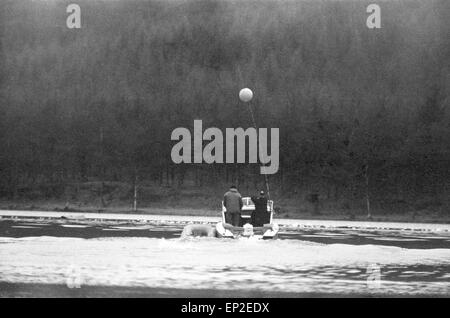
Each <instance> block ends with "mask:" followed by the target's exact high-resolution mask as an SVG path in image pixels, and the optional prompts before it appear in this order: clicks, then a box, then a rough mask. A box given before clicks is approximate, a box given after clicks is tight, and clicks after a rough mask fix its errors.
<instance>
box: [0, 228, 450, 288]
mask: <svg viewBox="0 0 450 318" xmlns="http://www.w3.org/2000/svg"><path fill="white" fill-rule="evenodd" d="M182 228H183V226H182V225H173V224H172V225H163V224H159V225H157V224H132V223H120V224H119V223H114V222H109V223H92V222H73V221H52V222H50V221H32V220H29V221H23V220H22V221H20V220H16V221H11V220H2V221H0V282H4V283H5V282H6V283H12V284H21V283H30V284H58V285H68V286H69V287H74V286H75V287H76V286H77V285H80V286H127V287H150V288H161V289H164V288H172V289H173V288H175V289H180V290H185V289H210V290H239V291H246V293H247V294H246V295H251V293H252V292H255V293H256V292H270V293H272V294H274V293H275V294H276V293H280V295H282V294H283V293H291V294H299V295H300V294H301V295H308V294H320V295H326V294H335V295H344V296H345V295H347V294H348V295H352V294H358V295H439V296H450V233H448V232H432V231H406V230H403V231H387V230H357V229H340V230H337V229H332V228H331V229H301V228H293V227H286V228H282V230H281V231H280V237H279V239H278V240H256V239H247V238H241V239H235V240H230V239H213V238H190V239H184V240H181V239H179V235H180V233H181V230H182ZM368 279H369V280H368ZM0 292H1V291H0Z"/></svg>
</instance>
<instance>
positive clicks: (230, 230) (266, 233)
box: [216, 197, 279, 239]
mask: <svg viewBox="0 0 450 318" xmlns="http://www.w3.org/2000/svg"><path fill="white" fill-rule="evenodd" d="M242 203H243V206H242V212H241V224H240V225H242V226H233V225H231V224H228V223H226V221H225V212H226V208H225V207H224V206H223V202H222V221H221V222H218V223H217V224H216V236H217V237H219V238H236V237H255V238H262V239H274V238H277V234H278V231H279V227H278V224H276V223H273V201H272V200H268V201H267V213H269V218H268V219H269V223H267V224H264V225H263V226H258V227H256V226H253V225H252V224H251V223H252V222H251V216H252V212H253V211H254V210H255V204H254V203H253V201H252V199H251V198H250V197H244V198H242Z"/></svg>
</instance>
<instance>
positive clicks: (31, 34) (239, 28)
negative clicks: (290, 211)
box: [0, 0, 450, 207]
mask: <svg viewBox="0 0 450 318" xmlns="http://www.w3.org/2000/svg"><path fill="white" fill-rule="evenodd" d="M68 3H69V2H67V1H63V0H61V1H31V0H29V1H28V0H27V1H20V2H19V1H6V2H3V3H2V4H1V6H2V8H1V12H2V16H1V19H0V32H1V35H0V39H1V49H0V67H1V73H2V76H1V79H0V149H1V150H0V197H3V198H17V197H18V196H19V195H20V191H21V189H28V188H30V187H31V188H32V187H33V186H36V185H43V184H44V185H45V184H51V185H57V187H58V188H64V186H65V185H67V184H72V183H82V182H88V181H99V182H109V181H120V182H126V183H129V184H137V183H143V182H152V183H155V184H158V185H161V186H169V187H174V188H177V187H183V186H188V185H189V186H190V187H197V188H205V187H206V188H208V187H214V186H221V187H223V186H224V185H225V184H230V183H236V184H238V185H240V186H241V187H244V188H247V189H253V188H258V187H262V186H263V182H264V179H263V176H261V175H260V174H259V166H258V165H254V164H253V165H248V164H247V165H246V164H232V165H226V164H212V165H206V164H202V165H195V164H192V165H176V164H174V163H173V162H172V161H171V159H170V151H171V148H172V146H173V144H174V142H172V141H171V140H170V135H171V132H172V131H173V129H175V128H177V127H187V128H190V129H192V125H193V121H194V119H201V120H203V123H204V125H205V126H207V127H218V128H220V129H225V128H227V127H243V128H247V127H250V126H252V123H251V119H250V117H249V114H248V111H247V109H246V108H245V107H243V105H242V103H240V102H239V100H238V95H237V94H238V92H239V90H240V89H241V88H243V87H250V88H251V89H252V90H253V92H254V93H255V97H254V101H253V107H254V110H255V117H256V118H255V119H256V122H257V123H258V125H259V126H260V127H278V128H280V169H279V172H278V173H277V174H276V175H274V176H270V177H269V181H270V184H271V190H272V194H273V197H274V198H275V199H277V198H280V199H282V198H286V197H299V198H300V197H302V198H306V197H307V196H308V194H310V193H312V192H317V193H319V194H320V197H321V198H325V199H327V200H334V201H342V200H347V201H348V202H356V203H357V204H360V205H361V206H363V207H365V206H366V204H369V203H370V202H372V204H375V206H377V205H378V206H380V207H383V204H387V206H389V204H390V205H395V204H398V203H400V204H403V203H405V204H407V205H408V206H409V205H413V204H415V203H417V202H419V203H420V201H426V200H431V201H433V202H438V204H439V205H441V206H445V205H446V206H448V204H449V199H448V198H449V197H450V196H449V193H450V109H449V104H450V103H449V102H450V99H449V96H450V94H449V92H450V82H449V81H450V77H449V74H450V42H449V41H450V39H449V36H448V34H450V32H449V31H450V24H449V23H448V16H447V15H446V12H447V13H448V12H450V4H449V2H448V1H446V0H432V1H419V0H410V1H407V0H392V1H383V2H381V3H380V7H381V21H382V28H381V29H368V28H367V27H366V25H365V21H366V18H367V13H366V12H365V8H366V7H367V5H368V4H369V3H370V2H367V1H351V0H345V1H326V0H319V1H309V0H304V1H301V0H299V1H274V0H263V1H252V0H245V1H233V0H224V1H218V0H170V1H156V0H154V1H153V0H149V1H137V0H136V1H134V0H132V1H101V0H95V1H86V0H83V1H81V0H80V1H78V2H77V3H78V4H79V5H80V7H81V18H82V28H81V29H68V28H67V27H66V26H65V23H66V21H65V19H66V17H67V13H66V12H65V8H66V6H67V4H68ZM352 204H353V203H352Z"/></svg>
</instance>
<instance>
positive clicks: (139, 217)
mask: <svg viewBox="0 0 450 318" xmlns="http://www.w3.org/2000/svg"><path fill="white" fill-rule="evenodd" d="M0 219H41V220H49V219H54V220H55V219H65V220H70V221H78V222H82V221H95V222H99V221H100V222H101V221H114V222H147V223H150V222H154V223H167V224H174V223H175V224H188V223H217V222H219V221H220V220H221V217H220V216H219V215H217V216H207V215H204V216H199V215H197V216H191V215H179V214H132V213H103V212H102V213H98V212H97V213H95V212H84V213H82V212H57V211H23V210H22V211H21V210H0ZM274 223H277V224H278V225H279V226H280V227H285V228H319V229H320V228H341V229H362V230H402V231H428V232H450V224H442V223H419V222H417V223H408V222H379V221H355V220H314V219H280V218H276V217H275V218H274Z"/></svg>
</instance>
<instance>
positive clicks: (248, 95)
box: [239, 88, 253, 103]
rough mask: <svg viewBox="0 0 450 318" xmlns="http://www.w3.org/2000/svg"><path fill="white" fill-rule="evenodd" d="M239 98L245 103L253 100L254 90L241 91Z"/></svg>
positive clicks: (245, 89) (244, 89)
mask: <svg viewBox="0 0 450 318" xmlns="http://www.w3.org/2000/svg"><path fill="white" fill-rule="evenodd" d="M239 98H240V99H241V101H243V102H245V103H247V102H249V101H251V100H252V98H253V92H252V90H251V89H250V88H243V89H241V91H240V92H239Z"/></svg>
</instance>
